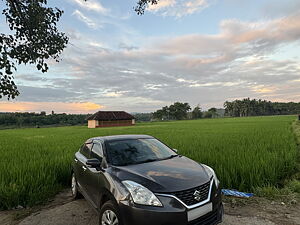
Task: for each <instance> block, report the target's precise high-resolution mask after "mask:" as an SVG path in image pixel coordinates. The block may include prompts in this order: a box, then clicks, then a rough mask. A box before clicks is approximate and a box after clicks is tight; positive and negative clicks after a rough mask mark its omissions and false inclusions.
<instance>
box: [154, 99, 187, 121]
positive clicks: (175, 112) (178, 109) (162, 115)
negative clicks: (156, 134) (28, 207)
mask: <svg viewBox="0 0 300 225" xmlns="http://www.w3.org/2000/svg"><path fill="white" fill-rule="evenodd" d="M190 110H191V107H190V105H189V104H188V103H181V102H175V103H174V104H173V105H170V106H164V107H163V108H162V109H159V110H157V111H156V112H154V113H153V114H152V115H153V118H156V119H161V120H163V119H167V120H170V119H175V120H182V119H186V118H187V113H188V111H190Z"/></svg>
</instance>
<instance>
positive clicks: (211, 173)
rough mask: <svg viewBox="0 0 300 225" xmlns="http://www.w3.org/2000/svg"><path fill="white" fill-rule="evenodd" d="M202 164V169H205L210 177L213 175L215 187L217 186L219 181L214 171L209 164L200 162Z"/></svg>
mask: <svg viewBox="0 0 300 225" xmlns="http://www.w3.org/2000/svg"><path fill="white" fill-rule="evenodd" d="M202 166H203V167H204V169H205V170H206V172H207V173H208V175H209V176H210V177H213V179H214V181H215V184H216V187H219V184H220V181H219V179H218V177H217V175H216V173H215V171H214V170H213V169H212V168H211V167H209V166H207V165H205V164H202Z"/></svg>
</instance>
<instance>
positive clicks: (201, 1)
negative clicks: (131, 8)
mask: <svg viewBox="0 0 300 225" xmlns="http://www.w3.org/2000/svg"><path fill="white" fill-rule="evenodd" d="M208 6H209V5H208V3H207V1H206V0H188V1H186V0H160V1H158V3H157V4H154V5H149V7H148V11H151V12H154V13H158V14H160V15H162V16H174V17H177V18H180V17H183V16H187V15H191V14H194V13H196V12H199V11H201V10H203V9H205V8H206V7H208Z"/></svg>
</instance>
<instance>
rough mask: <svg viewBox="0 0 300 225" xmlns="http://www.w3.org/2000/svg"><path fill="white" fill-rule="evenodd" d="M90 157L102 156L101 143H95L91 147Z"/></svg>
mask: <svg viewBox="0 0 300 225" xmlns="http://www.w3.org/2000/svg"><path fill="white" fill-rule="evenodd" d="M91 158H103V149H102V146H101V144H99V143H95V144H94V145H93V148H92V152H91Z"/></svg>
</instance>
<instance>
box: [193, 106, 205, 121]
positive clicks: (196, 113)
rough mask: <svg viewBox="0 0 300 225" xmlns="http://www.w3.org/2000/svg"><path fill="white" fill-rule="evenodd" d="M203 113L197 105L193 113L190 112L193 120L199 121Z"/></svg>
mask: <svg viewBox="0 0 300 225" xmlns="http://www.w3.org/2000/svg"><path fill="white" fill-rule="evenodd" d="M202 115H203V113H202V111H201V108H200V106H199V105H197V106H196V107H195V108H194V109H193V111H192V118H193V119H200V118H201V117H202Z"/></svg>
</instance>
